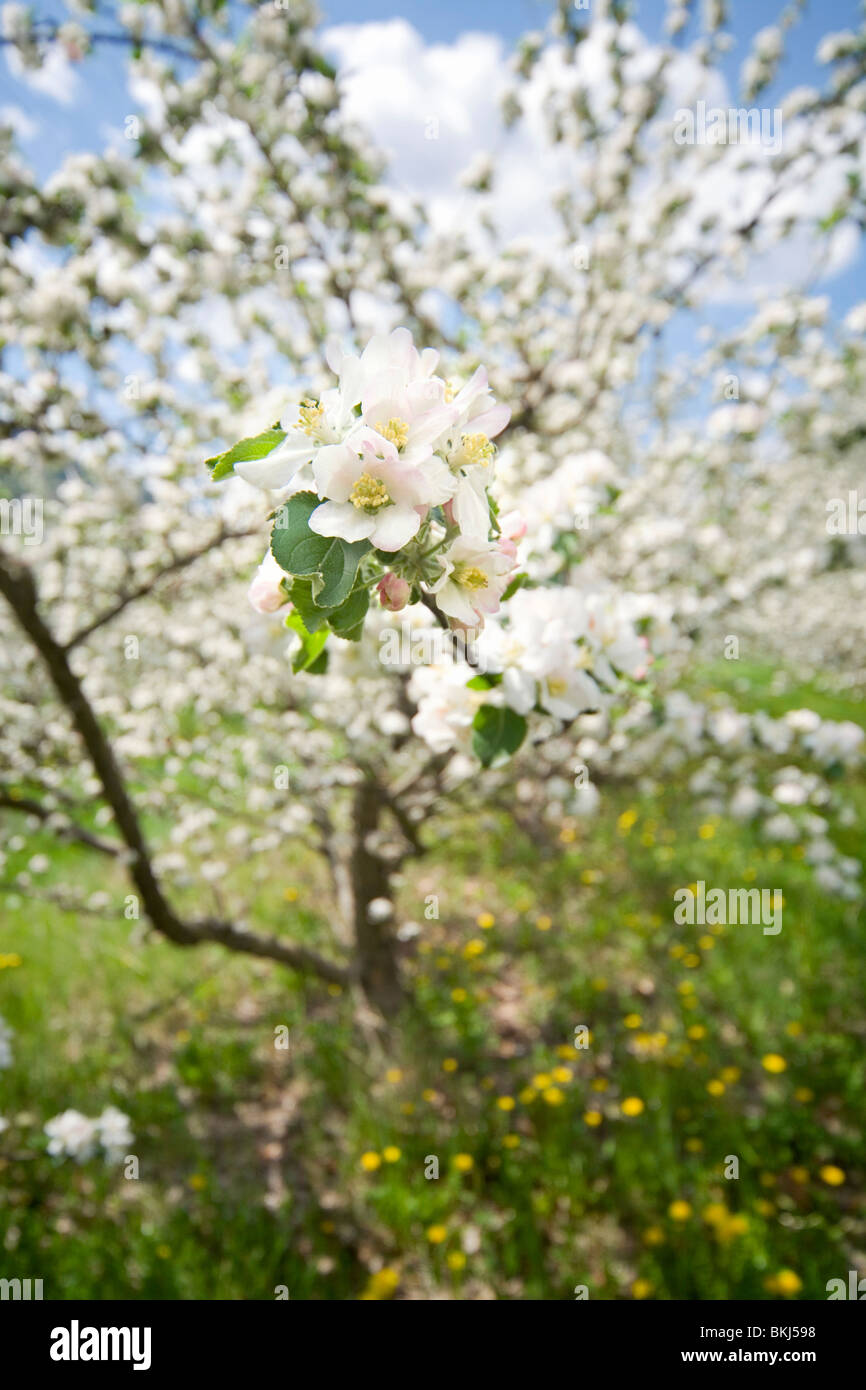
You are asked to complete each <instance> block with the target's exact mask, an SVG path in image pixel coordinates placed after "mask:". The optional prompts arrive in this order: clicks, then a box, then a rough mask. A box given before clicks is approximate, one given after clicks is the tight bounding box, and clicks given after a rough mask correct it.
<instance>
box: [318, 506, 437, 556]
mask: <svg viewBox="0 0 866 1390" xmlns="http://www.w3.org/2000/svg"><path fill="white" fill-rule="evenodd" d="M314 515H315V513H314ZM374 521H375V526H374V529H373V530H372V532H370V533H369V535H370V540H371V541H372V542H373V545H375V546H376V548H377V549H378V550H399V549H400V547H401V546H404V545H405V544H406V542H407V541H411V539H412V537H413V536H414V535H416V534H417V532H418V528H419V527H420V525H421V518H420V516H419V515H418V513H417V512H416V511H414V510H413V509H412V507H404V506H396V507H383V508H382V510H381V511H380V512H379V513H378V515H377V516H376V517H375V518H374ZM347 539H348V537H347Z"/></svg>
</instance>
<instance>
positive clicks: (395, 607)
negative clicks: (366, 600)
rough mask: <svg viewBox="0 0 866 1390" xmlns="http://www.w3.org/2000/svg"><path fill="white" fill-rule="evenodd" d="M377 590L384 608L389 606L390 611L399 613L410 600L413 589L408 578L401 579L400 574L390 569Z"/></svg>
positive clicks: (383, 576)
mask: <svg viewBox="0 0 866 1390" xmlns="http://www.w3.org/2000/svg"><path fill="white" fill-rule="evenodd" d="M376 592H377V593H378V595H379V602H380V603H381V605H382V607H383V608H387V610H388V612H389V613H399V612H400V609H401V608H405V607H406V604H407V603H408V602H409V595H410V593H411V592H412V590H411V586H410V584H409V581H408V579H401V578H400V575H399V574H394V573H392V571H391V570H389V571H388V573H387V574H383V575H382V578H381V579H380V580H379V583H378V584H377V585H376Z"/></svg>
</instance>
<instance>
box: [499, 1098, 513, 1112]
mask: <svg viewBox="0 0 866 1390" xmlns="http://www.w3.org/2000/svg"><path fill="white" fill-rule="evenodd" d="M496 1104H497V1105H498V1107H499V1109H500V1110H513V1109H514V1106H515V1100H514V1096H497V1098H496Z"/></svg>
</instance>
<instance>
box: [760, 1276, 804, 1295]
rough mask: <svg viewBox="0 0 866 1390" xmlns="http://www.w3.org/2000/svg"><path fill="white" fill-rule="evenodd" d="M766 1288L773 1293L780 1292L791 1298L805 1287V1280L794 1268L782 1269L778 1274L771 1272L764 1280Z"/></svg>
mask: <svg viewBox="0 0 866 1390" xmlns="http://www.w3.org/2000/svg"><path fill="white" fill-rule="evenodd" d="M764 1286H765V1288H767V1289H769V1290H770V1292H771V1293H780V1294H782V1295H784V1297H785V1298H791V1297H792V1296H793V1295H794V1294H796V1293H799V1292H800V1290H801V1289H802V1287H803V1281H802V1279H801V1278H800V1276H799V1275H798V1274H795V1273H794V1271H793V1269H780V1270H779V1273H778V1274H771V1275H770V1276H769V1278H767V1279H765V1280H764Z"/></svg>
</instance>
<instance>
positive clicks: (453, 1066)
mask: <svg viewBox="0 0 866 1390" xmlns="http://www.w3.org/2000/svg"><path fill="white" fill-rule="evenodd" d="M442 1070H443V1071H448V1072H452V1071H456V1070H457V1058H456V1057H446V1058H445V1060H444V1062H443V1063H442Z"/></svg>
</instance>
